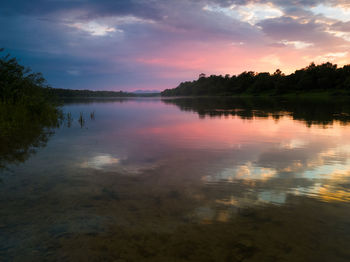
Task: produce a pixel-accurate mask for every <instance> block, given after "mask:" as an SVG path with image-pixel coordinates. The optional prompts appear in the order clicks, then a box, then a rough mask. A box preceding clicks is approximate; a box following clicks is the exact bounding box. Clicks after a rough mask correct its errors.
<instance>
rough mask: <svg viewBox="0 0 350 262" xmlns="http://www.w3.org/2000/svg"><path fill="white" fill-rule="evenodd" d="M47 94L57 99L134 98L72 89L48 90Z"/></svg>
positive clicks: (125, 95) (114, 93)
mask: <svg viewBox="0 0 350 262" xmlns="http://www.w3.org/2000/svg"><path fill="white" fill-rule="evenodd" d="M48 92H49V93H50V94H51V95H54V96H57V97H64V98H69V97H74V98H79V97H132V96H136V95H135V94H133V93H127V92H123V91H118V92H116V91H91V90H73V89H62V88H50V89H49V90H48Z"/></svg>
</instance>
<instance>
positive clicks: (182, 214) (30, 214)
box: [0, 98, 350, 261]
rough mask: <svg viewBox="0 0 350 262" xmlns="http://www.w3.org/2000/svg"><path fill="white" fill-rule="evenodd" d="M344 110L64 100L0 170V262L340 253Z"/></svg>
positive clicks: (291, 257)
mask: <svg viewBox="0 0 350 262" xmlns="http://www.w3.org/2000/svg"><path fill="white" fill-rule="evenodd" d="M348 109H349V108H348V106H347V101H345V100H344V101H338V102H337V103H336V102H333V101H332V102H327V103H326V102H325V101H310V100H309V101H305V100H299V101H289V100H284V101H275V100H271V99H263V100H261V99H227V98H225V99H219V98H217V99H207V98H203V99H188V98H187V99H165V100H160V99H121V100H117V101H111V100H108V101H107V100H98V101H93V100H92V101H85V102H84V103H78V102H72V101H71V102H70V103H67V104H66V105H65V106H64V108H63V110H64V111H65V112H66V113H70V112H71V115H70V118H71V119H73V120H74V121H70V128H68V126H67V125H62V127H60V128H58V129H57V130H56V131H55V135H53V136H52V137H51V139H50V140H49V141H48V142H47V145H46V147H45V148H42V149H40V150H38V152H37V154H35V155H32V157H31V158H29V159H28V160H27V161H26V162H25V163H23V164H22V165H18V166H13V165H11V164H9V165H10V168H9V170H2V171H1V174H0V175H1V177H2V179H3V182H2V184H0V187H1V190H0V197H1V199H2V201H1V203H0V231H1V234H0V258H1V259H0V260H1V261H28V260H29V261H42V260H58V261H85V260H86V261H349V260H350V251H349V250H348V243H350V242H349V241H350V223H349V216H350V155H349V154H350V142H349V141H350V139H349V136H350V132H349V131H350V130H349V129H350V126H349V125H348V121H349V119H350V117H348V114H347V113H348V111H347V110H348ZM92 112H93V113H92ZM81 114H82V115H83V116H85V118H84V121H85V124H84V128H81V125H80V123H79V121H77V119H79V117H80V115H81ZM207 116H208V117H207Z"/></svg>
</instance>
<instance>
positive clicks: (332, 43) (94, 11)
mask: <svg viewBox="0 0 350 262" xmlns="http://www.w3.org/2000/svg"><path fill="white" fill-rule="evenodd" d="M0 47H4V48H5V49H6V51H7V52H9V53H10V54H11V55H13V56H15V57H17V58H18V59H19V61H20V62H21V63H22V64H24V65H26V66H30V67H31V68H32V69H33V71H36V72H42V73H43V74H44V77H45V78H46V79H47V81H48V83H49V84H50V85H51V86H52V87H56V88H70V89H91V90H116V91H119V90H122V91H135V90H139V89H142V90H164V89H166V88H173V87H176V86H177V85H178V84H179V83H180V82H182V81H188V80H194V79H197V78H198V75H199V74H200V73H205V74H207V75H211V74H222V75H225V74H230V75H234V74H239V73H241V72H243V71H256V72H271V73H272V72H274V71H275V70H276V69H280V70H282V71H283V72H284V73H286V74H289V73H291V72H293V71H295V70H296V69H300V68H303V67H306V66H307V65H308V64H310V63H311V62H315V63H316V64H319V63H323V62H326V61H330V62H332V63H336V64H338V65H339V66H343V65H345V64H350V1H349V0H328V1H326V0H290V1H289V0H270V1H269V0H148V1H147V0H31V1H28V0H5V1H2V2H1V4H0Z"/></svg>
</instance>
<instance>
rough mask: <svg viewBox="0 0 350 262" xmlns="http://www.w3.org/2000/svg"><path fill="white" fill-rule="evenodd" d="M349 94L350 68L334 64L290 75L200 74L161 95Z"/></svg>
mask: <svg viewBox="0 0 350 262" xmlns="http://www.w3.org/2000/svg"><path fill="white" fill-rule="evenodd" d="M299 94H301V95H302V94H306V95H315V94H319V95H325V94H326V95H337V96H340V95H345V96H349V95H350V65H347V66H344V67H343V68H338V67H337V65H334V64H332V63H324V64H321V65H315V64H314V63H311V64H310V65H309V66H307V67H305V68H303V69H300V70H296V71H295V72H294V73H292V74H290V75H285V74H283V73H282V72H281V71H280V70H279V69H277V70H276V72H275V73H273V74H270V73H256V72H252V71H249V72H243V73H241V74H240V75H233V76H230V75H225V76H222V75H219V76H217V75H211V76H209V77H206V76H205V74H200V75H199V78H198V80H194V81H188V82H182V83H181V84H180V85H179V86H178V87H176V88H173V89H166V90H164V91H163V92H162V93H161V95H162V96H237V95H252V96H260V95H262V96H279V95H299Z"/></svg>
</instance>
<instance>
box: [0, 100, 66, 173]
mask: <svg viewBox="0 0 350 262" xmlns="http://www.w3.org/2000/svg"><path fill="white" fill-rule="evenodd" d="M61 120H62V118H61V117H59V118H57V115H54V114H53V115H52V117H51V116H50V115H49V114H47V115H45V117H40V116H38V115H33V114H31V113H30V112H28V111H27V110H26V108H25V107H22V106H18V105H16V106H11V105H1V109H0V145H1V146H0V170H1V169H4V168H6V167H7V166H8V165H9V164H16V163H21V162H24V161H25V160H27V159H28V158H29V157H30V156H31V155H32V154H34V153H35V152H36V151H37V149H38V148H40V147H44V146H45V145H46V143H47V141H48V138H49V137H50V136H51V135H52V134H53V130H54V128H56V127H58V126H59V125H60V122H61Z"/></svg>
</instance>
